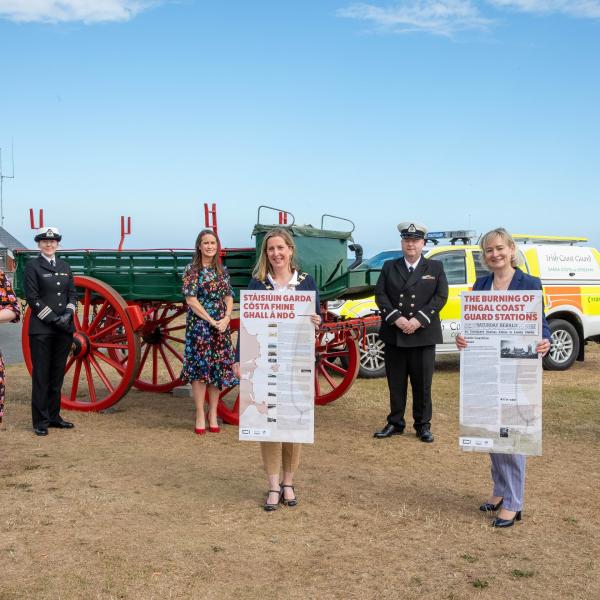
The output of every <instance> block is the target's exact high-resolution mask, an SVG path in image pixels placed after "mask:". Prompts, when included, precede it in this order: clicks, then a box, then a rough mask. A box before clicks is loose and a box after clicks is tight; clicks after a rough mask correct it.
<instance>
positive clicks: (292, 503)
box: [281, 483, 298, 506]
mask: <svg viewBox="0 0 600 600" xmlns="http://www.w3.org/2000/svg"><path fill="white" fill-rule="evenodd" d="M284 488H291V490H292V492H294V497H293V498H291V499H289V500H288V499H287V498H286V497H285V496H284V494H283V490H284ZM281 503H282V504H284V505H285V506H297V504H298V499H297V498H296V491H295V490H294V486H293V485H284V484H283V483H282V484H281Z"/></svg>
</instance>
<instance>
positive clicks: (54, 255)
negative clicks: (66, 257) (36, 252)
mask: <svg viewBox="0 0 600 600" xmlns="http://www.w3.org/2000/svg"><path fill="white" fill-rule="evenodd" d="M40 256H42V258H45V259H46V260H47V261H48V262H50V261H52V260H53V261H54V262H55V263H56V254H53V255H52V256H46V255H45V254H44V253H43V252H40Z"/></svg>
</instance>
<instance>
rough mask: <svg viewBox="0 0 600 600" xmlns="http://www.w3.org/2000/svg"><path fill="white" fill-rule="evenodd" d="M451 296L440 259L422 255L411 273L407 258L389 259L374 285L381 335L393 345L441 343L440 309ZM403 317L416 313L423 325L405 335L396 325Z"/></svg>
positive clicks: (409, 316)
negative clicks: (428, 258)
mask: <svg viewBox="0 0 600 600" xmlns="http://www.w3.org/2000/svg"><path fill="white" fill-rule="evenodd" d="M447 300H448V280H447V279H446V274H445V273H444V267H443V265H442V263H441V262H439V261H436V260H427V259H426V258H424V257H421V260H420V261H419V264H418V265H417V268H416V269H415V270H414V272H413V273H412V274H409V272H408V269H407V267H406V262H405V261H404V258H398V259H396V260H388V261H387V262H385V263H384V265H383V269H382V270H381V275H380V276H379V279H378V280H377V285H376V286H375V302H376V303H377V306H378V307H379V310H380V311H381V328H380V330H379V337H380V338H381V339H382V340H383V341H384V342H385V343H386V344H392V345H393V346H401V347H405V348H414V347H417V346H429V345H432V344H441V343H442V326H441V324H440V310H442V308H443V307H444V305H445V304H446V301H447ZM400 317H405V318H406V319H408V320H410V319H412V318H413V317H415V318H416V319H417V320H418V321H419V323H421V327H420V328H419V329H417V330H416V331H415V332H414V333H412V334H410V335H406V334H405V333H403V332H402V330H401V329H399V328H398V327H396V326H395V325H394V322H395V321H397V320H398V319H399V318H400Z"/></svg>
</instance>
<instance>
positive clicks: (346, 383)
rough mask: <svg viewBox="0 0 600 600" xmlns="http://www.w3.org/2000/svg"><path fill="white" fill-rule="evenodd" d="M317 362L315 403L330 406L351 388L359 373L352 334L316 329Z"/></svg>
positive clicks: (356, 345) (357, 356)
mask: <svg viewBox="0 0 600 600" xmlns="http://www.w3.org/2000/svg"><path fill="white" fill-rule="evenodd" d="M316 359H317V364H316V372H315V404H319V405H321V404H329V402H333V401H334V400H337V399H338V398H339V397H340V396H343V395H344V394H345V393H346V392H347V391H348V390H349V389H350V388H351V387H352V384H353V383H354V380H355V379H356V376H357V374H358V368H359V367H360V361H359V351H358V342H357V341H356V339H354V335H353V332H352V331H351V330H338V331H335V330H333V331H332V330H328V329H327V328H323V327H322V328H321V329H319V331H318V333H317V340H316ZM337 359H339V360H337Z"/></svg>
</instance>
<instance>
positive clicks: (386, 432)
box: [373, 423, 404, 439]
mask: <svg viewBox="0 0 600 600" xmlns="http://www.w3.org/2000/svg"><path fill="white" fill-rule="evenodd" d="M403 433H404V429H398V427H396V426H395V425H392V424H391V423H388V424H387V425H386V426H385V427H384V428H383V429H382V430H381V431H376V432H375V433H374V434H373V437H374V438H378V439H382V438H387V437H390V436H392V435H402V434H403Z"/></svg>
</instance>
